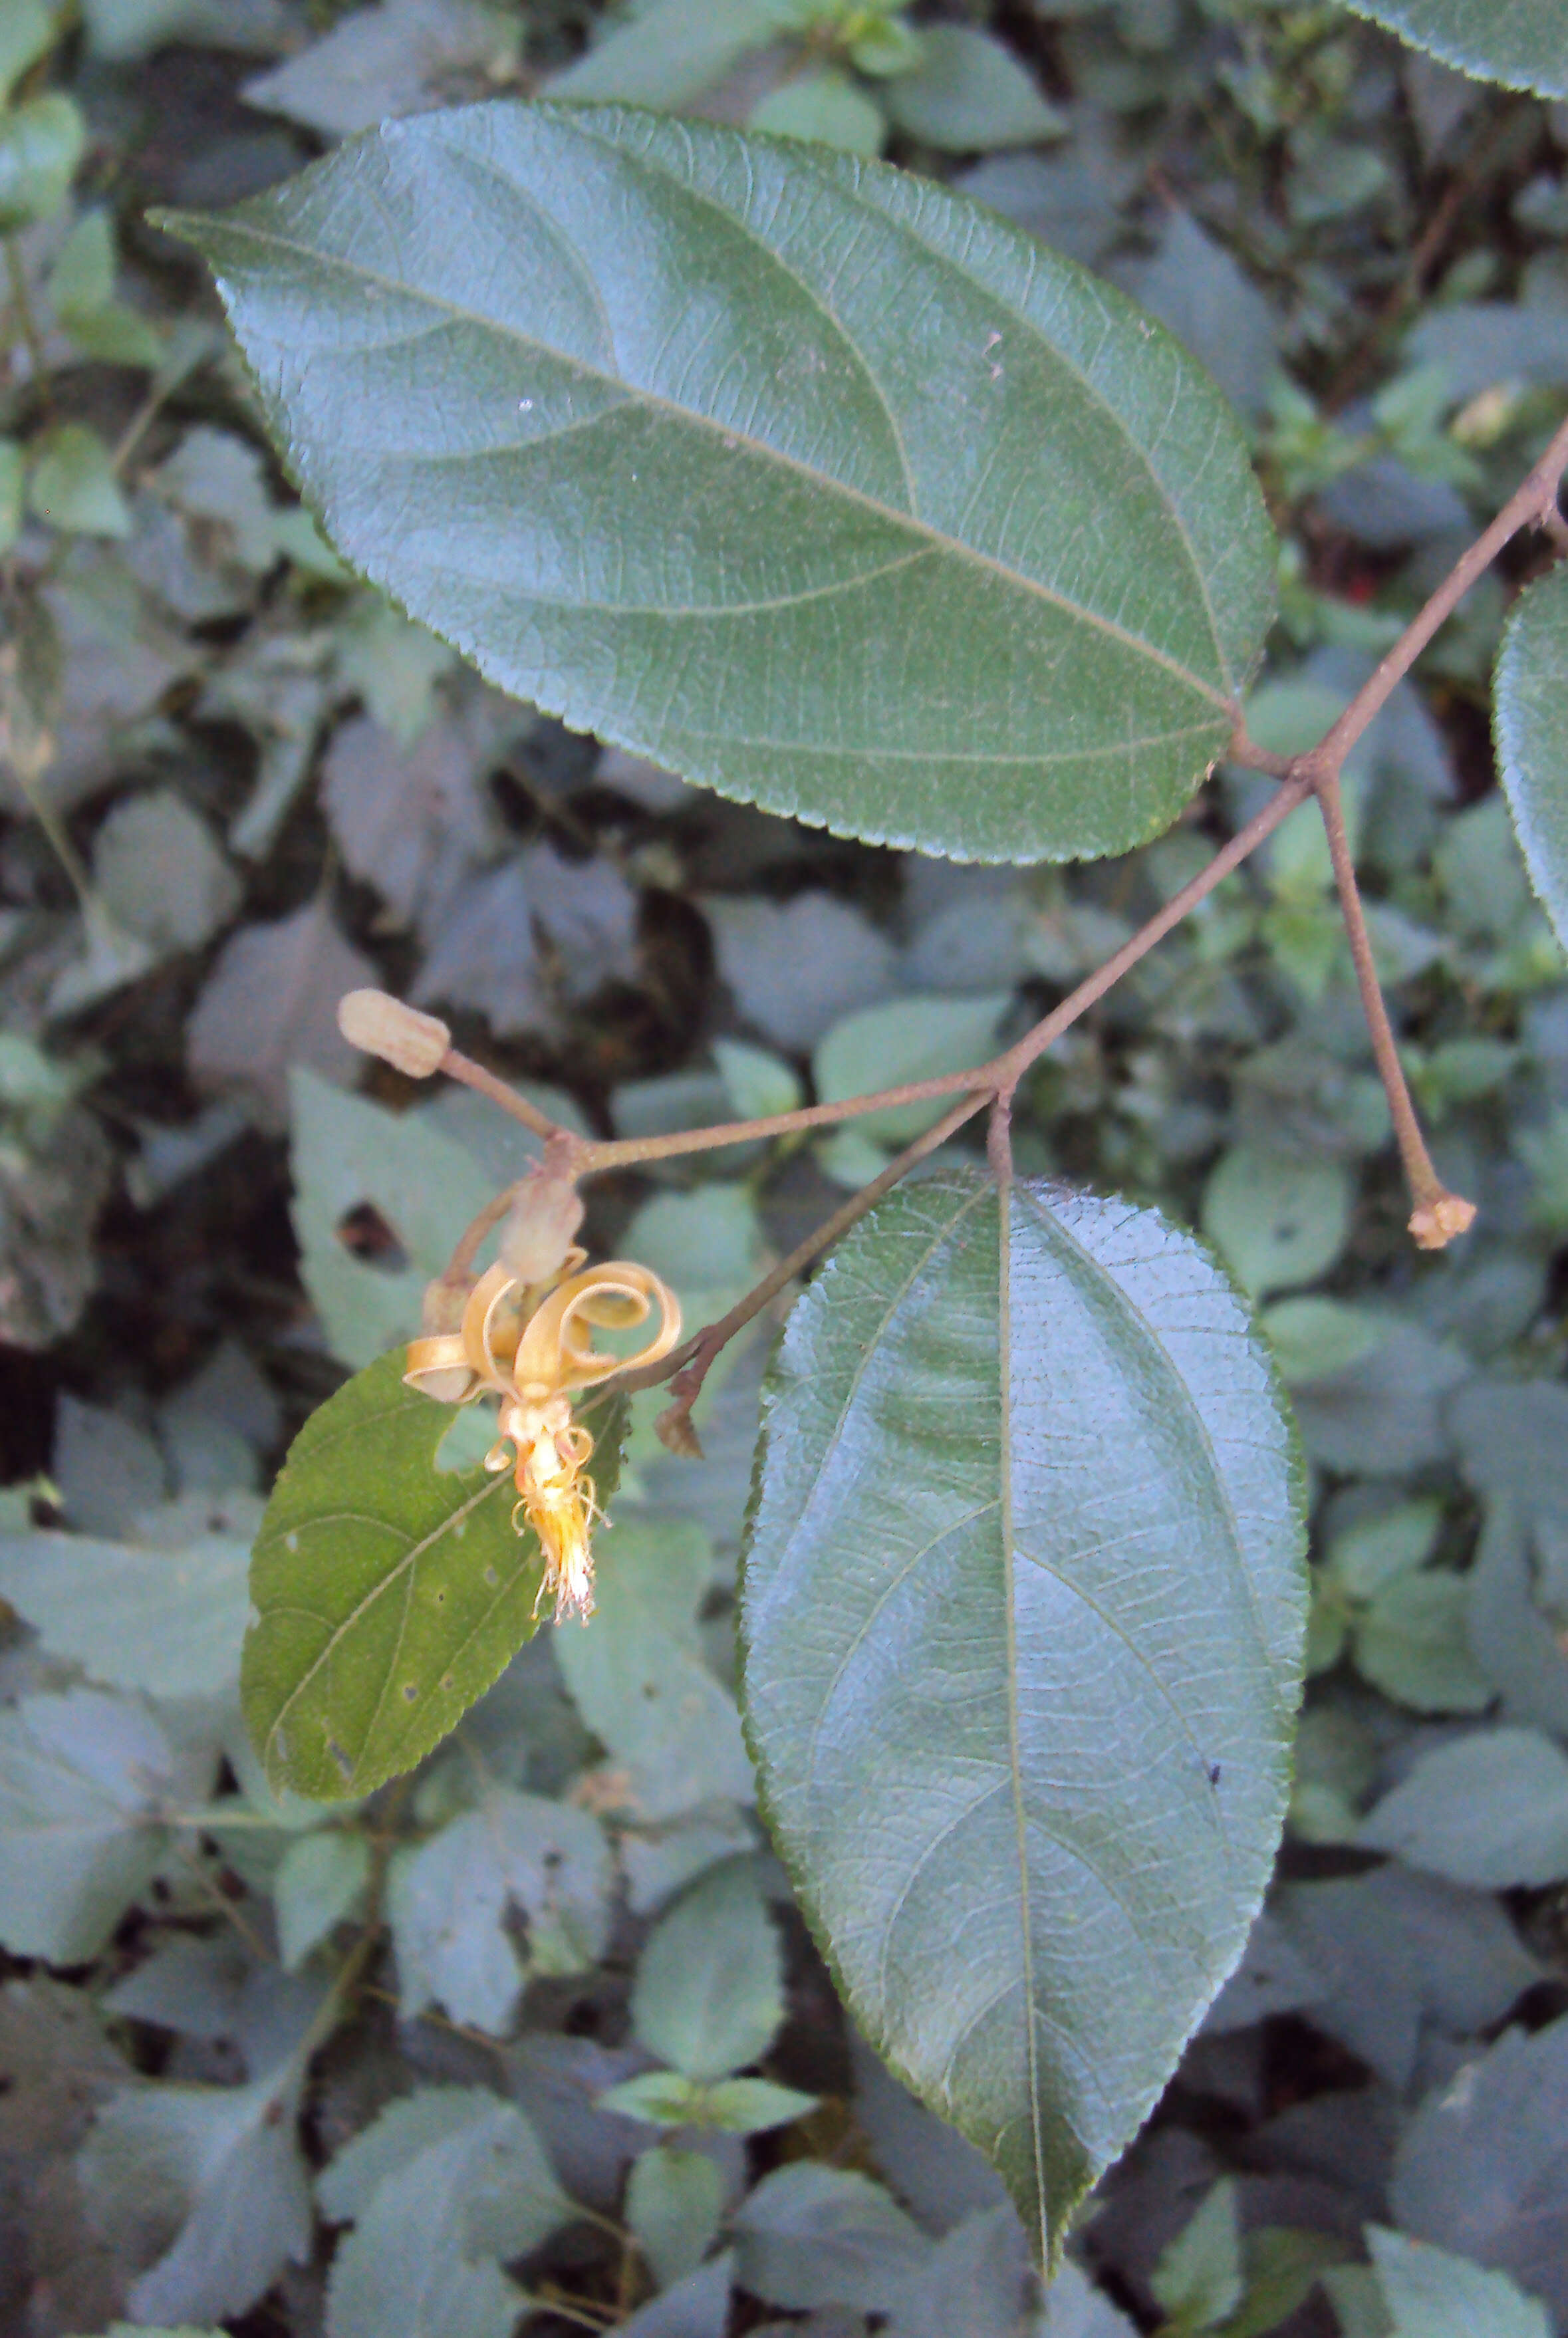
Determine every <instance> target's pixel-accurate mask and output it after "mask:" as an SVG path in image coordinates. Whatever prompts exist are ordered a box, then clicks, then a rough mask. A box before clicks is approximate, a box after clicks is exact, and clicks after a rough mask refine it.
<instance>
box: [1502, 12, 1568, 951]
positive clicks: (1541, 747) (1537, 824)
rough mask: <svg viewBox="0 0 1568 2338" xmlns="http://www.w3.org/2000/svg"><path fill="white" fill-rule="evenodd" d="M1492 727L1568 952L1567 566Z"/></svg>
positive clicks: (1509, 637) (1542, 601)
mask: <svg viewBox="0 0 1568 2338" xmlns="http://www.w3.org/2000/svg"><path fill="white" fill-rule="evenodd" d="M1563 38H1564V40H1565V42H1568V33H1565V34H1564V35H1563ZM1493 724H1494V729H1495V733H1496V741H1497V765H1498V769H1499V771H1501V773H1502V776H1503V789H1504V794H1505V795H1506V796H1507V798H1508V809H1509V810H1510V811H1511V812H1512V813H1513V815H1514V830H1515V833H1516V834H1517V836H1518V839H1519V845H1520V850H1522V851H1523V853H1524V860H1525V865H1526V867H1527V868H1528V869H1529V871H1530V881H1531V883H1532V884H1533V885H1534V888H1535V890H1536V892H1537V893H1538V894H1539V896H1540V898H1541V905H1542V907H1543V908H1544V910H1545V912H1546V914H1547V916H1548V917H1549V918H1550V919H1551V920H1552V923H1553V928H1555V931H1556V935H1557V938H1558V940H1559V941H1560V942H1561V943H1562V944H1563V948H1564V949H1568V566H1563V565H1558V566H1557V567H1556V568H1553V570H1552V571H1551V572H1550V573H1549V575H1545V576H1543V577H1542V579H1541V581H1540V583H1539V584H1538V585H1531V586H1530V587H1529V588H1528V590H1527V591H1525V592H1524V593H1521V594H1520V595H1519V598H1518V600H1517V601H1516V602H1515V603H1514V609H1513V613H1512V614H1511V615H1510V617H1509V619H1508V624H1507V628H1506V630H1505V631H1504V635H1503V647H1502V649H1501V651H1500V652H1499V653H1498V658H1497V683H1496V692H1495V699H1494V704H1493Z"/></svg>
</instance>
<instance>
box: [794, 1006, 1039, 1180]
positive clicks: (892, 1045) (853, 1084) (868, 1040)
mask: <svg viewBox="0 0 1568 2338" xmlns="http://www.w3.org/2000/svg"><path fill="white" fill-rule="evenodd" d="M1007 1003H1008V1002H1007V996H1006V994H1005V992H1001V993H994V994H993V995H992V996H991V997H983V998H894V999H890V1000H889V1001H888V1003H887V1006H886V1007H862V1008H861V1010H860V1012H859V1013H858V1015H850V1016H847V1017H845V1019H844V1021H843V1022H842V1023H837V1024H835V1025H834V1027H833V1028H832V1030H831V1031H829V1032H828V1036H827V1037H826V1038H825V1039H824V1040H823V1041H822V1042H821V1043H820V1045H819V1046H818V1048H817V1051H816V1054H815V1055H814V1056H812V1058H811V1069H812V1075H813V1077H814V1078H815V1080H816V1083H817V1095H818V1101H819V1102H821V1103H823V1104H838V1102H840V1101H841V1100H842V1099H843V1098H844V1097H846V1096H854V1095H868V1094H870V1093H871V1092H872V1091H873V1090H874V1089H877V1088H890V1087H902V1086H904V1085H905V1083H906V1082H907V1081H912V1080H929V1079H940V1078H941V1077H942V1076H943V1075H944V1074H946V1073H948V1072H965V1071H967V1070H968V1069H969V1068H970V1066H972V1065H979V1064H983V1063H985V1062H987V1061H988V1060H989V1058H990V1057H991V1056H993V1055H994V1054H995V1040H996V1026H997V1025H998V1023H999V1022H1000V1021H1001V1019H1002V1017H1003V1015H1004V1013H1005V1011H1006V1007H1007ZM952 1101H953V1099H952V1097H950V1096H937V1097H936V1098H935V1099H934V1100H933V1101H932V1102H930V1103H929V1104H907V1105H889V1106H887V1108H886V1109H885V1110H884V1111H881V1112H869V1113H863V1114H862V1115H860V1116H859V1118H858V1119H857V1121H856V1122H855V1124H854V1128H855V1133H856V1134H857V1135H860V1136H863V1137H868V1138H871V1139H873V1140H880V1141H883V1142H885V1143H887V1144H895V1145H897V1144H908V1142H909V1141H910V1139H911V1138H912V1137H916V1136H918V1135H920V1134H921V1133H922V1131H923V1130H925V1129H927V1128H929V1127H931V1126H932V1125H933V1123H935V1122H936V1121H937V1120H940V1118H941V1116H942V1115H943V1113H944V1112H945V1111H946V1108H947V1105H949V1104H951V1103H952Z"/></svg>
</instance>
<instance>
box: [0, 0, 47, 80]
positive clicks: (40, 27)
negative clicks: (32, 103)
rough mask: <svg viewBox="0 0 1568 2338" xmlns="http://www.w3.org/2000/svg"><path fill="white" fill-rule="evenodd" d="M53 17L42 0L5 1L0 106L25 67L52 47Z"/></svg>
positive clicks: (0, 25)
mask: <svg viewBox="0 0 1568 2338" xmlns="http://www.w3.org/2000/svg"><path fill="white" fill-rule="evenodd" d="M54 39H55V29H54V12H53V10H51V9H48V8H45V7H44V0H9V5H8V6H7V8H6V11H5V16H4V18H0V104H5V103H6V101H7V100H8V99H9V98H10V95H11V93H12V91H13V90H14V89H15V86H16V83H18V82H19V81H20V80H21V78H22V76H23V74H25V72H26V70H27V68H28V66H29V65H32V64H37V62H38V59H39V58H40V57H41V56H44V54H46V53H47V52H48V51H49V50H50V49H51V48H53V47H54Z"/></svg>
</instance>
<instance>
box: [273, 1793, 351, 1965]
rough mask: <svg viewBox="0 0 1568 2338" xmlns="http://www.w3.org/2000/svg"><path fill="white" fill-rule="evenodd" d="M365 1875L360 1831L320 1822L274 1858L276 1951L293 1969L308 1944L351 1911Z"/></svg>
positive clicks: (310, 1946) (313, 1944) (311, 1945)
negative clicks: (280, 1856) (276, 1923)
mask: <svg viewBox="0 0 1568 2338" xmlns="http://www.w3.org/2000/svg"><path fill="white" fill-rule="evenodd" d="M369 1878H370V1846H369V1844H368V1842H367V1841H366V1839H365V1837H364V1836H363V1835H362V1834H353V1833H350V1832H348V1830H347V1829H346V1828H342V1827H323V1828H321V1829H320V1831H319V1832H318V1833H315V1834H302V1835H299V1836H298V1837H297V1838H296V1839H295V1841H294V1842H291V1843H290V1844H289V1848H288V1850H287V1851H286V1852H284V1854H283V1856H282V1858H281V1859H280V1860H279V1862H278V1871H277V1874H276V1875H275V1876H274V1878H273V1882H272V1901H273V1906H274V1908H275V1910H276V1911H277V1917H278V1953H279V1957H280V1958H281V1959H282V1961H283V1970H284V1971H285V1972H296V1971H298V1970H299V1967H300V1966H301V1965H302V1964H303V1963H304V1961H305V1960H306V1958H307V1957H308V1956H309V1953H310V1951H311V1950H312V1949H314V1948H316V1947H318V1946H319V1943H320V1942H321V1941H322V1940H325V1939H326V1938H327V1935H328V1932H330V1931H331V1930H332V1929H333V1927H334V1925H336V1924H339V1923H341V1922H342V1920H343V1919H344V1918H345V1917H346V1916H347V1915H348V1914H349V1913H350V1911H352V1910H353V1909H354V1907H355V1906H356V1905H357V1904H358V1901H359V1900H360V1898H361V1897H362V1895H363V1893H364V1891H365V1886H366V1884H367V1883H368V1881H369Z"/></svg>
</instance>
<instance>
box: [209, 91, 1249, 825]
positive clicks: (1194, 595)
mask: <svg viewBox="0 0 1568 2338" xmlns="http://www.w3.org/2000/svg"><path fill="white" fill-rule="evenodd" d="M172 224H173V225H174V227H175V229H176V231H178V232H180V233H181V234H183V235H185V236H187V237H188V238H190V239H191V241H194V242H195V243H196V244H197V245H198V246H199V248H200V249H201V251H202V252H203V253H204V254H205V256H206V257H207V259H208V260H209V261H210V262H211V266H212V268H213V270H214V271H215V273H216V275H217V279H218V282H219V287H220V291H221V293H222V296H223V299H224V301H225V303H226V305H227V308H228V311H229V315H230V321H231V323H232V325H233V328H234V330H235V332H236V334H237V335H238V337H239V340H240V347H241V349H242V350H243V352H244V354H245V356H246V358H247V359H248V361H249V363H250V367H251V368H252V370H253V372H254V375H255V378H256V381H257V384H258V387H259V388H260V395H261V398H262V400H263V403H264V405H265V408H266V411H267V414H268V417H269V420H270V425H271V427H272V429H273V432H274V434H275V436H276V437H277V438H278V440H279V445H280V446H281V447H283V448H284V449H285V451H286V453H287V455H288V457H289V461H290V463H291V465H292V466H293V467H294V470H295V472H296V474H297V476H298V477H299V482H300V484H301V486H302V487H303V489H304V491H305V493H306V494H307V495H308V496H309V498H310V499H311V501H312V502H313V504H314V505H315V506H316V507H317V509H318V511H319V514H320V516H321V518H322V521H323V524H324V526H326V528H327V530H328V533H329V534H330V535H331V536H332V538H333V540H334V542H335V543H336V544H337V545H338V548H339V549H340V550H341V551H342V553H343V554H344V555H345V556H346V557H347V558H348V560H349V561H350V562H352V563H353V564H354V565H356V566H357V567H358V568H359V569H360V570H361V571H362V572H363V573H364V574H365V575H367V576H368V577H370V578H371V579H372V580H373V581H374V582H375V583H376V584H377V585H381V586H382V587H384V588H385V589H386V590H387V592H389V593H390V594H393V595H394V596H395V597H396V598H397V600H398V601H399V602H400V603H401V604H403V605H404V606H405V607H406V608H407V609H408V610H409V611H410V612H411V613H412V614H414V615H415V616H417V617H418V618H420V619H421V620H423V622H424V623H425V624H427V625H430V626H432V627H433V628H434V629H435V631H436V632H437V633H438V634H443V635H444V636H445V637H446V639H448V640H450V641H452V642H453V643H456V646H457V647H458V648H459V649H460V650H462V651H463V652H464V653H465V654H466V655H467V656H469V657H470V658H472V659H473V661H474V663H475V664H476V665H477V666H479V668H480V669H481V671H482V672H484V673H485V674H486V675H488V676H489V677H490V679H491V680H492V681H495V682H496V683H500V684H501V685H502V686H503V687H504V688H505V689H507V690H509V691H512V692H514V693H516V694H517V695H519V696H521V697H524V698H527V699H530V700H532V701H534V702H535V703H536V704H538V705H540V706H542V707H544V708H546V709H547V710H549V711H550V712H554V713H557V714H560V715H562V716H564V719H565V720H566V721H567V722H571V723H574V724H576V725H578V726H579V727H580V728H583V729H593V730H595V731H597V732H600V733H601V734H602V735H603V737H605V738H607V739H610V740H613V741H614V742H617V743H619V744H621V745H623V746H626V747H630V748H632V749H633V750H635V751H637V752H642V753H645V754H648V755H651V756H653V757H655V758H657V759H658V760H659V761H662V762H663V763H666V764H668V765H670V766H671V767H672V768H673V769H675V770H676V771H680V772H681V773H682V774H684V775H685V776H686V777H688V778H690V779H692V780H697V781H702V782H704V783H705V784H707V785H709V786H711V787H714V788H717V789H718V790H719V791H720V792H721V793H723V794H726V795H730V796H733V797H737V798H740V799H741V800H743V801H750V802H754V803H759V804H761V805H763V806H765V807H766V808H767V809H768V810H772V811H779V812H788V813H794V814H796V815H797V816H799V818H801V819H803V820H809V821H811V822H813V823H817V824H821V825H826V826H828V827H829V828H832V829H834V830H838V831H841V832H847V833H850V834H854V835H858V836H862V837H865V838H867V839H869V840H874V841H879V842H887V843H896V844H901V845H913V846H916V847H918V848H920V849H922V850H926V851H930V852H940V853H947V854H951V855H954V856H956V857H957V858H960V859H978V860H1039V859H1068V858H1076V857H1082V856H1091V855H1094V854H1099V853H1107V852H1119V851H1122V850H1126V849H1127V848H1128V847H1129V846H1131V845H1132V844H1134V843H1136V842H1138V841H1140V840H1142V839H1143V838H1146V837H1148V836H1150V835H1152V834H1153V833H1155V832H1156V831H1158V830H1161V829H1162V828H1163V827H1165V826H1167V825H1168V824H1169V822H1170V821H1171V820H1172V819H1174V818H1175V816H1176V814H1177V812H1178V811H1179V810H1180V809H1181V805H1182V804H1183V802H1184V801H1186V799H1187V798H1188V796H1189V795H1190V794H1191V791H1192V789H1193V788H1194V787H1195V786H1196V785H1197V783H1198V781H1200V780H1201V778H1202V776H1203V774H1204V772H1205V771H1207V770H1208V768H1209V767H1210V765H1211V763H1212V762H1213V761H1214V759H1215V758H1216V757H1217V756H1218V755H1219V754H1220V752H1221V751H1222V749H1223V748H1224V745H1225V743H1226V741H1227V739H1228V738H1229V736H1230V729H1231V722H1232V713H1231V708H1232V704H1233V702H1234V701H1235V699H1236V698H1237V696H1238V694H1239V693H1240V690H1241V689H1242V687H1243V686H1244V684H1245V683H1246V680H1247V677H1248V674H1249V673H1250V670H1251V668H1252V666H1253V664H1254V663H1255V662H1256V659H1257V656H1258V653H1259V649H1260V646H1261V643H1262V638H1263V634H1264V633H1265V631H1266V629H1267V626H1268V623H1269V616H1270V613H1271V607H1272V590H1273V587H1272V572H1273V561H1274V541H1273V535H1272V531H1271V529H1270V527H1269V521H1268V518H1267V516H1266V513H1265V511H1264V508H1263V505H1262V502H1261V499H1260V497H1259V493H1258V490H1257V487H1256V485H1255V483H1254V481H1253V478H1252V476H1251V472H1250V467H1249V464H1248V458H1247V452H1246V447H1245V445H1244V442H1243V440H1242V437H1241V435H1240V429H1239V427H1238V426H1237V424H1236V421H1235V418H1234V417H1233V416H1232V415H1231V413H1230V408H1228V407H1227V406H1226V404H1225V402H1224V400H1223V399H1222V398H1221V397H1220V394H1219V392H1218V391H1217V390H1216V389H1215V388H1214V386H1213V384H1212V383H1211V382H1210V380H1209V378H1208V377H1207V376H1206V375H1205V374H1204V373H1203V372H1202V371H1201V369H1200V368H1198V367H1197V366H1196V365H1195V364H1194V363H1193V361H1192V360H1191V359H1190V358H1189V357H1188V356H1187V355H1186V354H1185V353H1184V351H1182V350H1181V348H1180V347H1179V346H1178V344H1177V343H1176V342H1175V341H1174V340H1173V339H1171V337H1170V336H1169V335H1168V334H1167V333H1166V332H1165V331H1164V330H1163V329H1162V328H1161V327H1160V326H1158V325H1156V324H1155V323H1154V322H1153V320H1152V319H1150V318H1149V317H1147V316H1145V315H1144V314H1143V313H1142V311H1140V310H1139V309H1136V308H1134V307H1133V306H1132V303H1131V302H1129V301H1128V300H1125V299H1124V298H1123V297H1122V295H1121V294H1119V293H1117V292H1115V291H1113V290H1111V289H1110V288H1109V287H1108V286H1106V285H1105V284H1103V283H1102V282H1100V281H1099V280H1096V279H1095V278H1093V277H1092V276H1090V275H1088V274H1087V273H1086V272H1085V271H1083V270H1081V269H1079V268H1078V267H1077V266H1075V265H1074V264H1073V262H1071V261H1069V260H1063V259H1062V258H1060V257H1059V256H1058V255H1056V254H1054V253H1053V252H1050V251H1046V250H1044V248H1043V247H1042V246H1040V245H1038V244H1036V243H1034V241H1032V239H1031V238H1029V237H1028V236H1027V235H1025V234H1024V233H1023V232H1022V231H1020V230H1018V229H1016V228H1014V227H1012V226H1010V225H1009V224H1007V223H1006V222H1005V221H1001V220H999V219H997V218H995V217H994V216H993V215H992V214H991V213H989V212H987V211H984V210H982V209H981V208H980V207H979V206H977V205H976V204H975V203H973V202H971V201H967V200H966V199H965V198H963V197H961V196H957V195H955V194H951V193H949V192H946V191H945V190H943V189H941V188H938V187H936V186H934V185H931V184H929V183H927V182H925V181H922V180H920V179H917V178H915V177H913V176H911V175H909V174H907V173H906V172H898V171H894V170H889V169H886V168H884V167H882V166H880V165H877V164H873V163H867V162H860V161H858V160H857V159H855V158H853V157H851V156H848V155H844V154H836V153H830V152H828V151H826V150H824V149H820V148H817V147H808V146H803V145H798V144H795V143H793V142H788V141H778V140H770V139H767V138H758V137H747V136H745V135H742V134H741V133H739V132H736V131H731V130H729V129H724V128H720V127H718V126H716V125H712V124H710V123H682V122H674V121H671V120H668V119H664V118H662V117H660V116H657V115H653V114H646V113H636V112H632V111H630V110H627V109H624V108H619V107H577V106H562V105H552V104H538V105H520V104H515V103H495V104H487V105H481V106H474V107H468V108H465V109H461V110H457V111H454V112H448V113H427V114H424V115H421V116H418V117H417V118H416V119H414V120H411V121H404V122H393V123H386V124H384V125H383V127H382V128H381V129H380V130H379V131H377V132H375V133H369V134H368V135H366V136H364V137H361V138H358V139H355V140H350V141H348V142H347V143H345V144H344V145H342V146H340V147H338V149H337V150H336V151H335V152H333V153H332V154H331V155H329V156H328V157H327V159H326V160H325V161H323V162H319V163H318V164H316V165H314V166H313V167H312V168H311V169H310V170H309V171H307V172H303V173H302V174H301V175H300V176H299V177H298V178H296V179H294V180H291V181H290V182H289V183H288V184H286V185H285V186H282V187H280V188H278V189H275V190H273V191H271V192H269V193H267V194H265V195H263V196H260V197H259V198H257V199H255V200H253V201H249V202H246V203H243V204H241V205H240V206H239V207H237V208H236V209H235V210H233V211H229V212H227V213H225V214H224V215H223V216H222V217H221V218H207V217H203V218H185V219H181V220H178V221H174V222H172Z"/></svg>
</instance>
